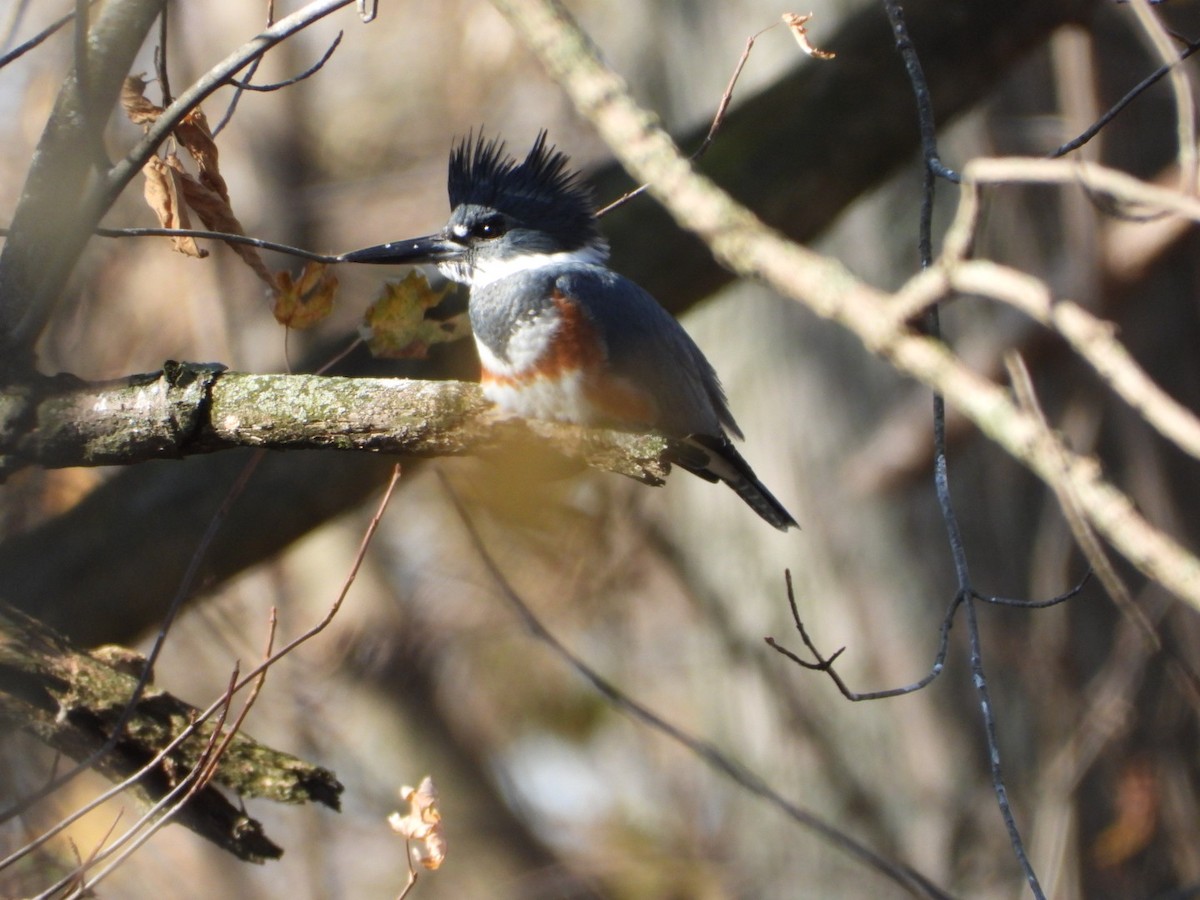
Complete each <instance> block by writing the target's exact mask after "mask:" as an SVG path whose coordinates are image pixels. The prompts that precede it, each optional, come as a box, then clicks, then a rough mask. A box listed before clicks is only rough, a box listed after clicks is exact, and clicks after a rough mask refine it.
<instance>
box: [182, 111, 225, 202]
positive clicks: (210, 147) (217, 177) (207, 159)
mask: <svg viewBox="0 0 1200 900" xmlns="http://www.w3.org/2000/svg"><path fill="white" fill-rule="evenodd" d="M175 138H176V140H178V141H179V143H180V144H181V145H182V146H183V148H184V149H185V150H187V152H188V154H189V155H190V156H191V157H192V159H193V160H195V161H196V168H197V169H198V170H199V172H200V183H201V184H203V185H204V186H205V187H207V188H209V189H210V190H212V191H215V192H216V193H217V194H218V195H219V196H220V197H221V199H223V200H224V201H225V203H226V204H228V203H229V186H228V185H226V184H225V179H224V178H223V177H222V175H221V169H220V166H219V164H218V154H217V142H216V141H214V140H213V136H212V132H211V131H210V130H209V127H208V119H207V117H206V116H205V115H204V111H203V110H201V109H193V110H192V111H191V112H190V113H188V114H187V115H186V116H184V118H183V121H182V122H180V123H179V125H178V126H177V127H176V128H175Z"/></svg>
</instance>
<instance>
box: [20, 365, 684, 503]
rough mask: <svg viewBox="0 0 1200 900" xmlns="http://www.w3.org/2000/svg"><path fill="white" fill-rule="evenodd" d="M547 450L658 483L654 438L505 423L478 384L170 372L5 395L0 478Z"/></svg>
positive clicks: (53, 382) (661, 444)
mask: <svg viewBox="0 0 1200 900" xmlns="http://www.w3.org/2000/svg"><path fill="white" fill-rule="evenodd" d="M521 440H526V441H528V440H539V441H543V442H549V443H550V444H551V445H553V446H554V447H555V448H557V449H558V450H559V451H561V452H562V453H563V454H564V455H566V456H569V457H572V458H576V459H579V460H581V461H583V462H585V463H587V464H588V465H591V466H594V467H596V468H600V469H605V470H607V471H611V472H617V473H619V474H622V475H628V476H629V477H631V478H636V479H638V480H639V481H643V482H647V483H651V484H659V483H661V482H662V479H663V478H664V477H665V476H666V474H667V472H668V471H669V465H668V463H667V462H666V460H665V458H664V455H665V454H666V452H667V449H668V448H667V442H666V441H665V440H664V439H663V438H660V437H657V436H654V435H635V434H627V433H623V432H615V431H607V430H599V429H586V428H579V427H576V426H572V425H562V424H557V423H549V422H525V421H521V420H516V419H503V418H500V417H498V416H496V415H495V414H494V412H493V411H492V408H491V406H490V405H489V404H488V403H487V401H485V400H484V399H483V396H482V394H481V393H480V391H479V386H478V385H476V384H467V383H464V382H459V381H414V380H410V379H401V378H336V377H330V376H322V375H251V374H246V373H241V372H226V371H223V370H222V369H221V367H220V366H215V365H205V364H199V365H197V364H182V363H168V364H167V365H166V366H165V367H164V369H163V370H162V371H160V372H154V373H151V374H148V375H134V376H130V377H128V378H123V379H120V380H118V381H112V382H103V383H89V382H84V381H80V380H78V379H76V378H73V377H71V376H58V377H55V378H39V379H36V380H30V381H26V382H23V383H20V384H16V385H12V386H10V387H8V388H5V389H0V478H3V477H4V476H5V475H7V474H8V473H11V472H12V471H15V470H16V469H18V468H20V467H22V466H26V465H39V466H45V467H55V468H61V467H67V466H100V465H127V464H130V463H136V462H144V461H146V460H151V459H175V458H179V457H183V456H189V455H192V454H197V453H212V452H216V451H219V450H225V449H229V448H231V447H260V448H264V449H271V450H311V449H335V450H352V451H363V452H376V453H395V454H401V455H405V456H418V457H433V456H461V455H464V454H471V453H477V452H481V451H486V450H489V449H493V448H496V447H498V446H501V445H503V444H507V443H510V442H514V441H521Z"/></svg>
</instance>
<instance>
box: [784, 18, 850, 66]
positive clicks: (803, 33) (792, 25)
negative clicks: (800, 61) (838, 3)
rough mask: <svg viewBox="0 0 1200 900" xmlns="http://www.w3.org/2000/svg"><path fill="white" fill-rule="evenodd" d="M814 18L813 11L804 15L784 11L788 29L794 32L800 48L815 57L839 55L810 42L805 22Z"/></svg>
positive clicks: (829, 57) (823, 57) (828, 57)
mask: <svg viewBox="0 0 1200 900" xmlns="http://www.w3.org/2000/svg"><path fill="white" fill-rule="evenodd" d="M811 18H812V13H808V14H806V15H802V14H800V13H784V14H783V23H784V24H785V25H787V27H788V30H790V31H791V32H792V37H794V38H795V39H796V43H797V44H799V45H800V49H801V50H803V51H804V52H805V53H807V54H808V55H809V56H811V57H812V58H813V59H833V58H834V57H835V56H837V54H836V53H831V52H830V51H828V50H820V49H818V48H817V47H814V46H813V45H812V44H810V43H809V42H808V30H807V29H806V28H805V27H804V25H805V23H806V22H808V20H809V19H811Z"/></svg>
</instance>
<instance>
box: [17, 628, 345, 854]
mask: <svg viewBox="0 0 1200 900" xmlns="http://www.w3.org/2000/svg"><path fill="white" fill-rule="evenodd" d="M142 662H144V660H142ZM137 664H138V660H137V659H130V658H129V656H128V653H127V651H126V655H125V657H124V658H119V657H118V656H117V654H116V652H114V651H112V650H106V649H105V648H101V649H100V650H97V651H94V652H91V653H88V652H84V651H81V650H78V649H76V648H74V647H72V646H71V645H70V644H68V643H67V642H66V641H65V640H64V639H63V638H61V637H60V636H59V635H57V634H55V633H54V632H53V631H51V630H50V629H48V628H46V627H45V626H44V625H41V624H40V623H38V622H37V621H35V620H33V619H30V618H28V617H27V616H24V615H22V614H21V613H19V612H17V611H15V610H12V609H8V608H3V607H0V723H2V724H4V725H6V726H11V727H18V728H21V729H23V730H24V731H27V732H29V733H30V734H32V735H33V736H34V737H36V738H37V739H38V740H40V741H41V742H42V743H44V744H47V745H48V746H50V747H53V748H54V749H55V750H58V751H59V752H61V753H64V754H66V755H67V756H69V757H71V758H72V759H86V758H88V757H89V756H91V755H92V753H93V752H94V751H95V750H96V749H97V748H98V747H101V746H103V745H104V743H105V742H106V741H107V739H108V736H109V733H110V731H111V729H112V726H113V724H114V722H115V721H116V720H117V719H118V718H119V717H120V715H121V712H122V710H123V709H124V707H125V705H126V704H127V703H128V702H129V698H130V697H131V696H132V695H133V692H134V687H135V686H136V684H137V681H138V678H137V675H136V674H134V673H133V672H131V671H129V669H130V667H131V666H134V665H137ZM200 713H201V710H199V709H198V708H196V707H193V706H191V705H190V704H188V703H185V702H184V701H182V700H179V699H178V698H176V697H173V696H172V695H170V694H168V693H165V692H163V691H146V692H145V693H144V694H143V695H142V698H141V700H140V701H139V702H138V705H137V707H136V709H135V711H134V714H133V716H132V717H131V718H130V719H129V722H128V723H127V725H126V727H125V732H124V734H123V735H122V736H121V737H120V738H119V740H118V741H117V743H116V746H115V747H114V748H113V750H112V752H110V753H107V754H105V755H104V756H103V757H102V758H101V761H100V762H99V763H98V764H97V766H96V768H97V770H98V771H99V772H101V773H102V774H103V775H105V776H106V777H108V778H110V779H112V780H113V781H118V782H119V781H122V780H124V779H127V778H130V777H131V776H135V777H136V780H135V781H133V783H132V784H131V786H130V790H131V791H132V793H133V795H134V796H136V797H137V798H138V799H139V800H140V801H141V802H143V803H145V804H146V805H147V806H153V805H154V804H155V803H157V802H159V801H160V800H161V799H162V798H163V797H165V796H166V795H167V794H169V793H170V792H171V791H172V790H173V789H174V788H175V786H176V785H177V784H178V783H179V781H180V779H182V778H185V777H188V775H189V773H190V772H191V771H192V769H193V767H194V766H195V764H196V763H197V761H199V760H200V759H201V757H202V755H203V754H204V753H205V752H206V748H207V746H208V744H209V740H210V737H211V734H212V731H213V728H214V722H213V721H212V720H209V721H207V722H205V723H203V724H201V725H199V726H197V727H195V728H194V729H193V732H192V734H191V735H190V736H188V737H187V738H186V739H185V740H183V741H181V742H179V743H178V745H177V746H175V747H169V745H170V744H172V742H174V741H175V740H176V738H177V737H178V736H179V735H181V734H183V732H184V731H185V730H187V729H189V728H191V727H192V724H193V722H194V721H195V719H196V718H197V717H198V716H199V715H200ZM164 751H165V753H164ZM160 756H161V758H159V759H157V762H154V761H155V760H156V758H157V757H160ZM148 763H150V764H151V765H149V767H147V764H148ZM213 780H214V781H215V782H216V783H217V784H221V785H224V786H225V787H226V788H228V789H229V790H232V791H233V792H234V793H236V794H237V795H239V796H241V797H262V798H266V799H269V800H274V801H276V802H279V803H305V802H317V803H322V804H324V805H325V806H329V807H331V808H333V809H337V808H338V804H339V799H338V798H339V795H340V794H341V791H342V786H341V784H339V783H338V781H337V779H336V778H335V777H334V775H333V773H332V772H330V771H329V770H327V769H323V768H320V767H318V766H313V765H311V764H309V763H306V762H304V761H303V760H301V759H297V758H296V757H294V756H291V755H289V754H286V753H281V752H279V751H277V750H272V749H271V748H269V747H266V746H263V745H262V744H259V743H257V742H256V741H254V740H252V739H250V738H248V737H245V736H243V735H241V734H237V735H234V737H233V738H232V740H230V741H229V743H228V746H226V747H224V748H223V750H222V754H221V756H220V760H219V762H218V763H217V764H216V768H215V772H214V775H213ZM177 821H179V822H180V823H181V824H183V825H186V826H187V827H188V828H190V829H191V830H192V831H195V832H196V833H197V834H199V835H200V836H201V837H204V838H207V839H208V840H210V841H212V842H214V843H215V844H217V845H218V846H220V847H222V848H224V849H226V850H228V851H230V852H231V853H234V854H235V855H237V856H238V857H239V858H241V859H245V860H249V861H253V862H262V861H264V860H266V859H274V858H277V857H278V856H279V854H280V853H281V851H280V849H279V848H278V847H277V846H275V844H274V843H272V842H271V841H270V840H269V839H268V838H267V837H266V835H265V834H264V833H263V830H262V826H261V825H260V824H259V823H258V822H256V821H255V820H254V819H252V818H250V817H249V816H247V815H246V814H245V813H244V812H243V811H241V810H240V809H238V808H237V807H236V806H234V805H233V804H231V803H230V802H229V801H228V800H227V799H226V798H225V797H224V796H223V795H222V794H221V792H220V791H218V790H217V789H216V788H215V787H213V786H212V785H207V786H205V787H203V788H201V789H200V790H198V791H197V792H196V793H195V794H194V796H192V797H191V799H189V800H188V802H187V805H186V806H185V807H184V808H183V809H182V810H181V812H180V814H179V815H178V817H177Z"/></svg>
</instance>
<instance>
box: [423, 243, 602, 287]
mask: <svg viewBox="0 0 1200 900" xmlns="http://www.w3.org/2000/svg"><path fill="white" fill-rule="evenodd" d="M606 259H608V248H607V247H605V246H604V245H603V244H600V245H597V244H588V245H587V246H586V247H582V248H580V249H579V250H565V251H562V252H560V253H523V254H521V255H519V256H512V257H509V258H508V259H482V260H477V261H476V262H475V264H474V265H473V266H467V265H466V264H465V263H463V262H462V261H456V262H451V263H439V264H438V268H439V269H440V270H441V272H442V274H443V275H445V276H446V277H447V278H450V279H453V280H454V281H458V282H461V283H463V284H469V285H470V286H471V287H483V286H484V285H487V284H491V283H492V282H495V281H499V280H500V279H501V278H507V277H508V276H509V275H516V274H517V273H518V272H532V271H534V270H536V269H541V268H544V267H545V266H556V265H561V264H562V263H589V264H591V265H602V264H603V263H604V261H605V260H606Z"/></svg>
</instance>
